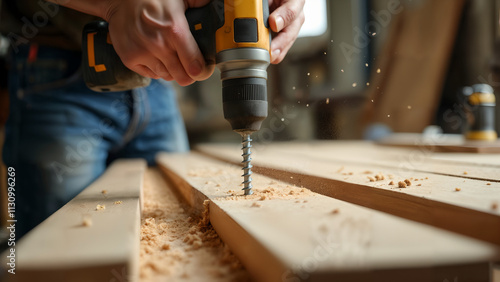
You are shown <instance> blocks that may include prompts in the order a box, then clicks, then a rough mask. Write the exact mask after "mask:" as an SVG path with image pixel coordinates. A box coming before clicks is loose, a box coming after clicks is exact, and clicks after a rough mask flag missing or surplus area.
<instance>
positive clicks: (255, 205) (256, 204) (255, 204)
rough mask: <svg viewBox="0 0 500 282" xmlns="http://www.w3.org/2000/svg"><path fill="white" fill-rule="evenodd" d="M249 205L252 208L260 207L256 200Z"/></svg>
mask: <svg viewBox="0 0 500 282" xmlns="http://www.w3.org/2000/svg"><path fill="white" fill-rule="evenodd" d="M250 207H252V208H260V207H262V205H261V204H259V203H258V202H253V203H252V205H251V206H250Z"/></svg>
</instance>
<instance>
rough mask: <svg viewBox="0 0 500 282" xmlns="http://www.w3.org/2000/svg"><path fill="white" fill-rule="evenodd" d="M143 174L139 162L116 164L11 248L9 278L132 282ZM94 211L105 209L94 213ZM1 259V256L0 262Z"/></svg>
mask: <svg viewBox="0 0 500 282" xmlns="http://www.w3.org/2000/svg"><path fill="white" fill-rule="evenodd" d="M145 168H146V163H145V161H143V160H118V161H115V162H114V163H113V164H112V165H111V166H110V167H109V168H108V169H107V170H106V172H105V173H104V174H103V175H102V176H101V177H100V178H99V179H97V180H96V181H95V182H94V183H92V184H91V185H90V186H89V187H87V188H86V189H85V190H83V191H82V192H81V193H80V194H78V195H77V196H76V197H75V198H73V199H72V200H71V201H70V202H68V203H67V204H66V205H64V206H63V207H62V208H60V209H59V210H58V211H56V212H55V213H54V214H53V215H51V216H50V217H49V218H47V219H46V220H45V221H43V222H42V223H41V224H39V225H38V226H37V227H35V228H34V229H33V230H32V231H30V232H29V233H28V234H26V236H24V237H23V238H22V239H21V240H20V241H19V242H17V243H16V249H15V254H16V257H17V258H18V260H17V264H16V274H15V275H9V278H15V281H51V282H54V281H82V282H83V281H106V282H108V281H137V280H138V259H139V240H140V220H141V210H140V207H141V205H140V201H141V200H140V197H141V189H142V182H143V175H144V171H145ZM103 190H106V193H103ZM117 201H121V203H120V202H117ZM97 205H104V206H105V209H104V210H97V209H96V208H97ZM84 221H86V222H90V226H85V225H84V224H83V222H84ZM6 256H7V254H6V253H4V254H3V255H2V258H3V259H5V258H6ZM2 267H3V268H5V267H6V264H5V263H3V264H2ZM2 271H4V272H6V270H5V269H2Z"/></svg>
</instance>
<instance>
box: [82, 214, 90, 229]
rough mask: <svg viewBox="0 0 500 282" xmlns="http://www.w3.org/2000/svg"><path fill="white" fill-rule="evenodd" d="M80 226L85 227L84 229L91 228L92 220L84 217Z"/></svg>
mask: <svg viewBox="0 0 500 282" xmlns="http://www.w3.org/2000/svg"><path fill="white" fill-rule="evenodd" d="M82 226H85V227H90V226H92V219H91V218H90V217H88V216H86V217H84V218H83V220H82Z"/></svg>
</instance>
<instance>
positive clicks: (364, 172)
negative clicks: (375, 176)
mask: <svg viewBox="0 0 500 282" xmlns="http://www.w3.org/2000/svg"><path fill="white" fill-rule="evenodd" d="M372 173H373V172H371V171H369V170H365V171H363V174H372Z"/></svg>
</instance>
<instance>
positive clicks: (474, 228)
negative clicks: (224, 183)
mask: <svg viewBox="0 0 500 282" xmlns="http://www.w3.org/2000/svg"><path fill="white" fill-rule="evenodd" d="M278 147H279V148H282V147H284V146H283V144H276V145H265V146H263V150H261V149H260V147H259V146H258V145H256V146H255V148H254V149H253V155H252V158H253V161H252V164H253V165H254V171H255V172H258V173H261V174H264V175H266V176H269V177H273V178H276V179H279V180H282V181H286V182H288V183H291V184H294V185H298V186H304V187H307V188H309V189H311V190H313V191H314V192H317V193H320V194H323V195H326V196H330V197H334V198H337V199H340V200H344V201H348V202H351V203H355V204H358V205H361V206H365V207H369V208H373V209H376V210H380V211H383V212H386V213H389V214H393V215H396V216H400V217H403V218H407V219H411V220H414V221H417V222H422V223H425V224H429V225H432V226H436V227H439V228H443V229H446V230H449V231H453V232H457V233H460V234H463V235H467V236H470V237H473V238H477V239H480V240H484V241H488V242H491V243H494V244H498V245H500V210H499V209H498V205H499V203H500V183H498V182H492V183H490V182H485V181H480V180H474V179H463V178H459V177H451V176H446V175H436V174H429V173H425V172H418V171H411V170H410V171H406V170H398V169H395V168H392V167H386V166H378V165H372V164H364V163H363V162H364V161H363V160H361V161H359V162H347V161H335V160H326V159H320V158H314V157H311V156H304V155H300V154H297V153H294V152H292V151H286V152H285V151H283V150H280V149H278ZM198 149H199V150H200V151H202V152H203V153H205V154H209V155H211V156H213V157H216V158H218V159H222V160H226V161H229V162H231V163H239V162H240V160H239V156H238V153H239V151H240V149H239V148H238V147H237V146H227V145H226V146H224V145H221V146H216V145H204V146H200V147H199V148H198ZM342 150H344V151H347V152H348V151H350V149H349V147H344V148H342ZM296 151H301V150H296ZM323 154H324V155H326V154H329V152H325V151H324V150H323ZM367 171H370V172H371V173H370V174H366V173H365V172H367ZM377 173H382V174H384V175H385V177H386V179H385V180H383V181H376V182H370V180H369V179H368V176H372V177H374V176H375V174H377ZM389 175H392V176H393V177H394V179H393V180H394V181H395V183H396V184H397V183H398V182H399V181H402V180H405V179H410V178H412V179H419V180H418V181H413V182H414V183H413V185H412V186H410V187H408V188H405V189H398V188H397V185H389V182H390V181H391V180H390V179H388V176H389ZM426 178H428V179H426ZM421 179H424V180H421ZM488 183H489V184H490V185H487V184H488ZM418 184H420V185H421V186H417V185H418ZM456 188H459V189H460V191H456V190H455V189H456Z"/></svg>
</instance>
